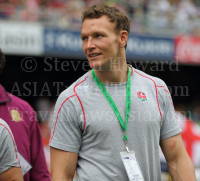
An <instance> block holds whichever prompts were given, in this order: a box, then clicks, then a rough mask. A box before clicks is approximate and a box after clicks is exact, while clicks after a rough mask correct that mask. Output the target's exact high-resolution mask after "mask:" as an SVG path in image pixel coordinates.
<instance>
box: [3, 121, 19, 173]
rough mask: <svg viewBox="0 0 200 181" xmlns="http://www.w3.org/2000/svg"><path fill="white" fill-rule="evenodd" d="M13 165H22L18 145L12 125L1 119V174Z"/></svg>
mask: <svg viewBox="0 0 200 181" xmlns="http://www.w3.org/2000/svg"><path fill="white" fill-rule="evenodd" d="M11 167H20V162H19V159H18V155H17V147H16V144H15V140H14V137H13V135H12V132H11V130H10V127H9V126H8V125H7V123H6V122H5V121H3V120H2V119H0V174H1V173H3V172H5V171H6V170H8V169H10V168H11Z"/></svg>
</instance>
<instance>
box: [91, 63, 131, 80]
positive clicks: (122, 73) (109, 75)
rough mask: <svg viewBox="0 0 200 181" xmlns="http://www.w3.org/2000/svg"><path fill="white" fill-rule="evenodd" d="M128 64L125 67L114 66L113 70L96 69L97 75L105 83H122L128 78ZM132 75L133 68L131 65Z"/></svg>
mask: <svg viewBox="0 0 200 181" xmlns="http://www.w3.org/2000/svg"><path fill="white" fill-rule="evenodd" d="M128 67H129V66H128V65H127V64H126V66H123V67H120V68H119V67H112V69H111V70H95V73H96V75H97V76H98V78H99V79H100V80H101V82H103V83H108V84H120V83H124V82H126V81H127V80H128ZM129 70H130V75H132V69H131V68H130V67H129Z"/></svg>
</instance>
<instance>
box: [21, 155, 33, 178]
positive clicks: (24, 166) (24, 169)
mask: <svg viewBox="0 0 200 181" xmlns="http://www.w3.org/2000/svg"><path fill="white" fill-rule="evenodd" d="M18 156H19V159H20V165H21V167H22V174H23V176H24V175H25V174H26V173H27V172H28V171H29V170H30V169H31V168H32V166H31V165H30V164H29V163H28V162H27V161H26V159H25V158H24V157H23V156H22V155H21V154H20V153H19V152H18Z"/></svg>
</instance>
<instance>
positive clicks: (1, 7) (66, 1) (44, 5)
mask: <svg viewBox="0 0 200 181" xmlns="http://www.w3.org/2000/svg"><path fill="white" fill-rule="evenodd" d="M100 3H103V4H107V5H110V6H115V7H117V8H119V9H120V10H121V11H123V12H124V13H126V14H127V15H128V16H129V17H130V19H131V20H132V23H131V31H132V32H135V33H155V34H158V33H161V34H169V35H175V34H177V33H179V34H180V33H182V34H188V33H189V34H196V35H199V34H200V33H199V32H200V18H199V17H200V8H199V5H200V0H0V19H3V20H14V21H31V22H41V23H44V24H45V25H46V26H54V27H59V28H67V29H73V30H80V27H81V12H82V11H83V10H84V9H85V8H87V7H90V6H92V5H95V4H100ZM161 30H162V31H161Z"/></svg>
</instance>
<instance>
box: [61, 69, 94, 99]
mask: <svg viewBox="0 0 200 181" xmlns="http://www.w3.org/2000/svg"><path fill="white" fill-rule="evenodd" d="M89 76H90V72H89V71H88V72H86V73H85V74H84V75H82V76H81V77H80V78H78V79H77V80H76V81H75V82H74V83H73V84H71V85H70V86H69V87H68V88H66V89H65V90H64V91H63V92H61V94H60V96H63V95H64V96H65V97H66V96H72V95H75V94H76V92H77V87H78V88H79V87H80V86H83V85H86V84H87V83H88V77H89Z"/></svg>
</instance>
